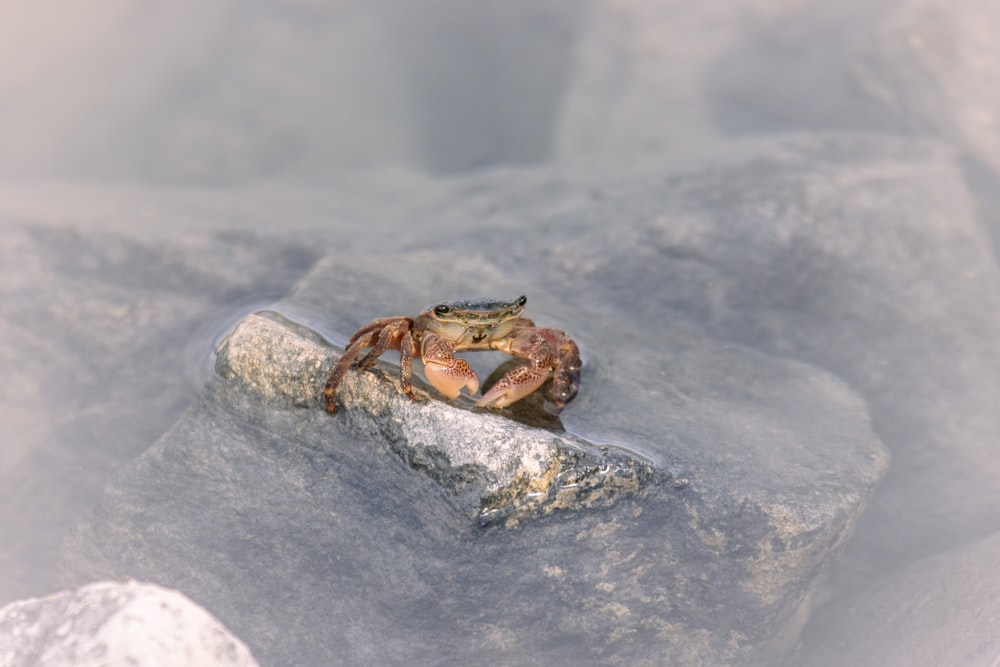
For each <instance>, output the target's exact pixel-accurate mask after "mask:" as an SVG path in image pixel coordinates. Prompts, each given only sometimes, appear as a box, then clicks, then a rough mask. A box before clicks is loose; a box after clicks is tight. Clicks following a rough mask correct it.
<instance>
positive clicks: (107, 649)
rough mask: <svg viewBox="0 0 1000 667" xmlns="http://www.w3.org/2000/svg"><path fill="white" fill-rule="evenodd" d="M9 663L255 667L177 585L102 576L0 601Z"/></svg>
mask: <svg viewBox="0 0 1000 667" xmlns="http://www.w3.org/2000/svg"><path fill="white" fill-rule="evenodd" d="M0 663H3V664H4V665H6V666H7V667H33V666H36V665H46V666H50V667H99V666H101V665H164V666H166V665H178V667H179V666H180V665H204V666H205V667H224V666H230V667H255V666H256V665H257V662H256V661H255V660H254V659H253V656H252V655H251V654H250V651H249V650H247V647H246V646H245V645H244V644H243V642H241V641H240V640H239V639H238V638H236V637H234V636H233V635H232V633H230V632H229V631H228V630H227V629H226V628H225V627H224V626H223V625H222V624H221V623H219V621H217V620H216V619H214V618H212V616H211V615H210V614H208V613H206V612H205V610H204V609H202V608H201V607H199V606H198V605H196V604H194V603H193V602H191V600H189V599H188V598H187V597H185V596H184V595H182V594H181V593H179V592H177V591H172V590H169V589H166V588H162V587H160V586H154V585H152V584H141V583H138V582H127V583H119V582H111V581H101V582H96V583H93V584H89V585H87V586H84V587H82V588H80V589H77V590H75V591H63V592H60V593H56V594H54V595H49V596H46V597H45V598H33V599H29V600H21V601H18V602H12V603H11V604H8V605H7V606H6V607H2V608H0Z"/></svg>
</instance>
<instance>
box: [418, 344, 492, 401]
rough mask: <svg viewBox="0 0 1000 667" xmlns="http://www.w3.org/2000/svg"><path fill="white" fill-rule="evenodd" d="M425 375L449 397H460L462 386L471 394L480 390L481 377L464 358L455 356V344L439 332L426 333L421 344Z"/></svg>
mask: <svg viewBox="0 0 1000 667" xmlns="http://www.w3.org/2000/svg"><path fill="white" fill-rule="evenodd" d="M420 348H421V349H420V356H421V357H423V360H424V375H426V376H427V381H428V382H430V383H431V384H432V385H433V386H434V388H435V389H437V390H438V391H440V392H441V393H442V394H444V395H445V396H447V397H448V398H458V395H459V394H460V393H461V391H462V387H465V388H466V389H468V390H469V393H470V394H475V393H476V392H477V391H479V377H478V376H477V375H476V373H475V372H474V371H473V370H472V368H470V367H469V364H468V362H466V361H465V360H464V359H456V358H455V345H454V344H453V343H449V342H448V341H446V340H444V339H443V338H441V337H440V336H438V335H437V334H433V333H425V334H424V336H423V341H422V343H421V346H420Z"/></svg>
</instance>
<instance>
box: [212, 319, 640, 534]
mask: <svg viewBox="0 0 1000 667" xmlns="http://www.w3.org/2000/svg"><path fill="white" fill-rule="evenodd" d="M315 338H316V336H315V334H311V332H309V331H308V330H305V329H304V328H303V327H301V326H295V325H294V324H293V323H291V322H289V321H288V320H285V319H284V318H282V317H281V316H280V315H277V314H276V313H269V312H264V313H257V314H252V315H248V316H247V317H246V318H245V319H244V320H243V321H241V322H240V323H239V324H238V325H237V326H236V328H235V329H234V330H233V332H232V333H230V334H229V336H227V337H226V340H225V341H224V342H223V344H222V346H221V348H220V350H219V357H218V362H217V366H218V368H219V371H220V373H221V374H222V375H223V376H224V377H227V378H231V379H238V380H239V381H241V382H243V383H244V384H245V385H246V386H247V387H248V388H249V389H250V390H251V391H253V392H255V393H258V394H260V395H261V396H262V397H263V398H264V399H266V400H268V401H274V400H275V399H278V398H279V397H280V398H284V399H286V400H288V401H289V402H291V403H292V404H294V405H297V406H305V407H310V408H317V407H318V406H319V405H320V404H321V402H322V389H323V385H324V383H325V381H326V377H327V375H329V372H330V369H331V367H332V366H333V362H334V361H335V360H336V357H332V358H331V354H330V349H329V347H328V346H324V345H321V344H319V343H318V342H316V340H315ZM390 377H392V378H393V379H390ZM397 377H398V369H397V371H396V373H393V374H391V375H389V374H386V373H381V372H367V373H366V372H355V371H350V372H348V375H347V376H346V377H345V378H344V381H343V382H342V384H341V386H340V387H339V389H338V393H337V398H338V401H339V402H340V404H341V405H342V410H346V411H348V412H358V411H363V412H364V414H363V415H360V416H355V415H349V416H348V417H347V418H348V419H353V420H355V421H362V422H363V424H362V425H361V429H362V430H363V431H365V432H366V435H369V436H372V435H374V436H375V437H377V436H378V435H381V437H383V438H385V439H386V440H387V441H388V442H390V443H391V444H392V447H393V449H394V450H395V451H396V452H397V453H398V454H399V456H400V457H401V458H402V459H403V460H404V461H406V462H407V463H408V464H409V465H410V466H411V467H412V468H415V469H417V470H420V471H422V472H424V473H425V474H427V475H429V476H430V477H432V478H433V479H435V480H437V481H438V482H439V483H440V484H441V485H442V486H444V488H445V490H446V491H447V492H448V494H449V495H451V496H454V497H456V499H457V500H458V502H459V504H460V506H461V507H462V508H463V511H464V512H465V513H466V514H468V515H469V516H471V517H476V518H478V519H479V520H480V521H482V522H484V523H492V522H495V521H504V522H505V523H507V524H508V525H513V524H516V523H517V522H518V521H519V520H520V519H521V518H522V517H524V516H529V515H532V514H538V513H549V512H552V511H554V510H556V509H574V508H581V507H599V506H603V505H608V504H611V503H613V502H614V501H615V500H616V499H617V498H618V497H620V496H621V495H623V494H626V493H630V492H635V491H639V490H640V489H642V487H643V486H644V485H645V484H646V482H647V481H649V479H650V478H651V477H652V476H653V467H652V465H650V464H649V463H648V462H646V461H643V460H641V459H640V458H639V457H636V456H630V455H629V454H627V453H626V452H623V451H618V450H614V449H610V450H609V449H608V448H605V449H604V451H603V452H602V451H599V450H598V449H597V448H596V447H593V446H592V445H590V444H589V443H586V442H584V441H582V440H580V439H578V438H573V437H572V436H569V435H566V434H565V433H555V432H551V431H545V430H541V429H538V428H531V427H526V426H521V425H519V424H517V423H516V422H513V421H511V420H509V419H505V418H503V417H499V416H494V415H491V414H486V413H480V414H478V415H476V416H475V417H470V415H469V414H468V412H466V411H462V410H459V409H457V408H453V407H450V406H448V405H445V404H443V403H441V402H440V401H435V400H429V397H428V395H427V393H426V392H425V391H421V390H420V389H416V391H417V397H418V398H419V399H420V400H419V401H418V402H414V401H411V400H410V399H409V398H407V397H406V396H404V395H403V394H401V393H400V391H399V383H398V380H395V378H397ZM373 429H374V430H375V431H376V433H375V434H372V433H371V431H372V430H373Z"/></svg>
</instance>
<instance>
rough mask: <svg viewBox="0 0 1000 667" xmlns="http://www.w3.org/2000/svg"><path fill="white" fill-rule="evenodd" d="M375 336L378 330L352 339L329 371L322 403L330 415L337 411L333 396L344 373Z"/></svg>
mask: <svg viewBox="0 0 1000 667" xmlns="http://www.w3.org/2000/svg"><path fill="white" fill-rule="evenodd" d="M377 334H378V330H372V331H369V332H368V333H366V334H365V335H364V336H361V337H360V338H356V339H354V340H353V342H351V344H350V345H348V346H347V349H346V350H344V354H342V355H341V356H340V359H338V360H337V363H336V365H334V367H333V370H332V371H330V376H329V377H328V378H327V379H326V386H324V387H323V403H324V404H325V405H326V411H327V412H329V413H330V414H333V413H334V412H336V411H337V406H336V404H335V403H334V401H333V394H334V392H336V391H337V387H338V385H340V381H341V380H343V379H344V373H346V372H347V369H348V368H350V367H351V364H352V363H353V362H354V360H355V359H357V358H358V355H359V354H361V350H363V349H364V348H366V347H368V346H369V345H371V344H372V339H373V338H375V336H376V335H377Z"/></svg>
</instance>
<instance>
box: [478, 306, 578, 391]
mask: <svg viewBox="0 0 1000 667" xmlns="http://www.w3.org/2000/svg"><path fill="white" fill-rule="evenodd" d="M490 347H492V348H493V349H495V350H501V351H502V352H506V353H507V354H512V355H514V356H516V357H520V358H522V359H527V360H528V364H527V365H524V366H518V367H517V368H512V369H511V370H509V371H507V373H506V374H504V376H503V377H502V378H500V379H499V380H497V382H496V384H494V385H493V386H492V387H490V390H489V391H487V392H486V393H485V394H483V397H482V398H480V399H479V401H478V402H477V403H476V407H480V408H481V407H492V408H502V407H505V406H508V405H510V404H511V403H513V402H515V401H519V400H521V399H522V398H524V397H525V396H527V395H528V394H530V393H531V392H533V391H535V390H536V389H538V388H539V387H541V386H542V385H543V384H544V383H545V380H547V379H548V377H549V373H551V372H552V370H553V369H554V368H555V367H556V366H557V365H558V363H559V358H558V356H556V353H555V351H554V350H553V348H552V346H551V345H549V342H548V341H547V340H546V339H545V338H544V337H542V336H541V335H539V334H538V333H537V331H536V330H535V329H534V328H531V327H524V326H519V327H515V328H514V330H513V331H511V333H510V335H509V336H507V337H506V338H503V339H501V340H498V341H494V342H493V343H492V344H491V345H490Z"/></svg>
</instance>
